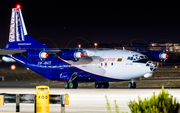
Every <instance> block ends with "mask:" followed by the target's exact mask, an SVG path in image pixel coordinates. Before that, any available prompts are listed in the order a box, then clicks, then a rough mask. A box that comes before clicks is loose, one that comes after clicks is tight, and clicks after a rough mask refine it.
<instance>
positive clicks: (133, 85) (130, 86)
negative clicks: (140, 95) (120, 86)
mask: <svg viewBox="0 0 180 113" xmlns="http://www.w3.org/2000/svg"><path fill="white" fill-rule="evenodd" d="M128 87H129V89H131V88H136V82H134V80H133V79H132V82H129V84H128Z"/></svg>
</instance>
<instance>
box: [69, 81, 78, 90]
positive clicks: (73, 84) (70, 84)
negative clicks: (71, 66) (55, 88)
mask: <svg viewBox="0 0 180 113" xmlns="http://www.w3.org/2000/svg"><path fill="white" fill-rule="evenodd" d="M69 88H70V89H77V88H78V83H77V82H70V83H69Z"/></svg>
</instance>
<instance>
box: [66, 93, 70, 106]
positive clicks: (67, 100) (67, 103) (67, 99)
mask: <svg viewBox="0 0 180 113" xmlns="http://www.w3.org/2000/svg"><path fill="white" fill-rule="evenodd" d="M65 104H66V105H69V95H68V94H65Z"/></svg>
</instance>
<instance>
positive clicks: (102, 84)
mask: <svg viewBox="0 0 180 113" xmlns="http://www.w3.org/2000/svg"><path fill="white" fill-rule="evenodd" d="M95 88H96V89H97V88H102V89H103V88H109V83H108V82H103V83H95Z"/></svg>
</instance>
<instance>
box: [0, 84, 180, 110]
mask: <svg viewBox="0 0 180 113" xmlns="http://www.w3.org/2000/svg"><path fill="white" fill-rule="evenodd" d="M1 87H2V86H1ZM153 92H155V94H156V95H158V94H159V92H161V89H145V88H143V89H95V88H78V89H64V88H50V94H69V101H70V104H69V105H66V106H65V111H66V113H107V107H106V106H107V105H106V98H105V96H107V98H108V101H109V103H110V106H111V111H112V113H113V112H115V106H114V100H116V102H117V105H118V106H119V111H124V112H129V113H130V109H129V108H128V106H127V103H128V102H129V101H130V100H135V101H137V100H138V96H139V97H141V98H142V99H144V98H145V97H149V98H150V97H151V96H152V95H153ZM168 92H169V93H170V94H171V95H173V97H177V99H178V100H180V89H179V88H177V89H168ZM0 93H13V94H36V89H35V88H9V87H8V88H7V87H3V88H0ZM49 109H50V113H60V112H61V105H60V104H50V107H49ZM0 112H15V104H5V105H4V106H0ZM20 112H21V113H34V105H33V104H20Z"/></svg>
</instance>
